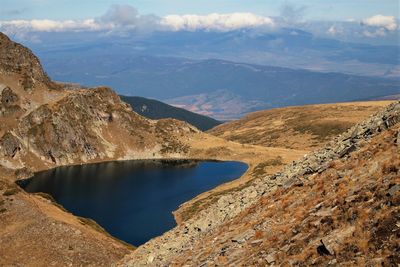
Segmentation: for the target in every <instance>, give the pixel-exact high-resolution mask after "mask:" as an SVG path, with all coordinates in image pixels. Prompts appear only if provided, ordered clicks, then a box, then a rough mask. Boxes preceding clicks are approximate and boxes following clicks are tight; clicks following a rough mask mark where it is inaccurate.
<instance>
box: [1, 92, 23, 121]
mask: <svg viewBox="0 0 400 267" xmlns="http://www.w3.org/2000/svg"><path fill="white" fill-rule="evenodd" d="M2 87H3V88H2ZM18 101H19V97H18V95H17V94H16V93H14V91H13V90H12V89H11V88H10V87H8V86H5V85H0V116H9V115H12V114H15V113H17V112H19V111H21V110H22V108H21V107H20V106H19V105H18Z"/></svg>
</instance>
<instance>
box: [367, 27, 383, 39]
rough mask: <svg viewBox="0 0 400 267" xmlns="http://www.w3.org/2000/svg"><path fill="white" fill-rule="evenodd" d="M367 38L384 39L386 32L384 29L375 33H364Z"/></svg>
mask: <svg viewBox="0 0 400 267" xmlns="http://www.w3.org/2000/svg"><path fill="white" fill-rule="evenodd" d="M362 34H363V35H364V36H365V37H370V38H375V37H384V36H386V31H385V29H384V28H379V29H377V30H375V31H371V30H365V31H363V32H362Z"/></svg>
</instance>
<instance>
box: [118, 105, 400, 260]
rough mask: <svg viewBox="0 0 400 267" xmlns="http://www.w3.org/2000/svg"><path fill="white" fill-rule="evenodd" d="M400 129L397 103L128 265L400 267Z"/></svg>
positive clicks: (206, 212) (208, 211)
mask: <svg viewBox="0 0 400 267" xmlns="http://www.w3.org/2000/svg"><path fill="white" fill-rule="evenodd" d="M399 122H400V103H399V102H397V103H394V104H391V105H390V106H388V107H387V108H386V109H385V110H384V111H382V112H379V113H377V114H375V115H374V116H372V117H370V118H369V119H368V120H366V121H365V122H363V123H361V124H358V125H356V126H354V127H352V128H351V129H349V130H348V131H346V132H345V133H343V134H342V135H340V136H338V137H337V138H335V139H333V140H332V141H330V142H329V143H328V144H327V145H326V146H325V147H324V148H322V149H320V150H318V151H316V152H313V153H310V154H308V155H306V156H304V158H302V159H300V160H298V161H295V162H293V163H292V164H290V165H288V166H287V167H286V168H284V170H283V171H281V172H278V173H277V174H274V175H267V176H264V177H259V178H256V179H253V180H251V181H249V182H248V183H247V184H246V185H245V186H243V187H242V188H236V189H235V190H231V191H229V192H225V194H220V196H219V197H218V198H217V199H215V201H213V202H212V203H210V204H209V205H208V207H207V208H205V209H203V210H202V211H200V212H199V213H198V214H196V215H195V216H194V217H192V218H190V219H188V220H187V221H184V222H182V223H181V224H180V225H179V226H178V227H176V228H175V229H173V230H171V231H169V232H167V233H165V234H164V235H163V236H161V237H158V238H155V239H153V240H151V241H149V242H148V243H146V244H144V245H143V246H141V247H139V248H138V249H137V250H135V251H134V252H133V253H132V254H131V255H130V256H127V257H125V259H124V261H122V262H121V264H120V265H121V266H143V265H146V264H147V265H151V266H165V265H168V264H171V265H175V266H181V265H184V264H188V265H195V266H208V265H229V264H231V265H238V266H249V265H265V264H267V263H269V264H272V263H277V264H289V265H290V264H292V265H301V264H303V263H302V262H303V261H306V262H307V263H308V264H319V263H320V264H327V263H328V262H330V263H332V264H336V263H337V262H338V261H340V262H343V263H345V264H347V265H351V264H355V263H356V262H358V263H361V262H365V261H364V260H368V263H369V264H374V262H375V261H376V262H379V261H385V262H397V263H399V259H398V258H397V257H398V256H396V255H397V254H396V250H398V242H397V241H398V240H399V226H398V225H397V224H398V220H399V218H398V216H399V213H398V212H399V208H398V203H397V202H398V200H397V198H398V197H399V195H398V194H399V192H398V191H397V190H398V185H396V184H397V183H398V182H399V175H400V173H399V154H400V150H399V147H398V144H399V142H400V133H399V130H400V129H399ZM396 188H397V189H396ZM389 192H391V193H389ZM387 194H389V195H387ZM367 207H369V210H365V208H367ZM381 209H382V210H381ZM283 211H284V212H283ZM370 215H371V216H372V215H376V216H375V217H370V218H374V221H370V220H368V219H367V218H369V216H370ZM353 223H354V224H353ZM396 223H397V224H396ZM351 225H356V226H357V225H358V227H356V228H354V227H353V226H351ZM364 226H365V227H367V228H365V229H366V230H360V229H362V227H364ZM368 227H369V228H368ZM361 238H362V239H361ZM321 239H322V240H323V241H322V243H320V240H321ZM370 243H371V244H370ZM317 248H318V252H317ZM303 249H305V250H304V251H303ZM327 251H328V252H327ZM318 253H319V254H318ZM346 253H347V254H346ZM367 253H370V254H371V255H372V257H369V256H368V254H367ZM318 255H327V256H328V257H322V256H321V257H319V256H318ZM335 257H336V258H335ZM357 257H358V258H357ZM374 257H376V259H374ZM354 259H355V260H356V262H352V261H351V260H354ZM372 259H374V260H372ZM308 264H306V265H308Z"/></svg>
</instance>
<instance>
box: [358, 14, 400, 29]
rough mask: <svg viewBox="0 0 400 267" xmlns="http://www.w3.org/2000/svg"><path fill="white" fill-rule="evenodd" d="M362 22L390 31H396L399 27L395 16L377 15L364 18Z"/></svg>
mask: <svg viewBox="0 0 400 267" xmlns="http://www.w3.org/2000/svg"><path fill="white" fill-rule="evenodd" d="M362 24H364V25H367V26H371V27H380V28H384V29H386V30H388V31H395V30H396V29H397V22H396V18H395V17H394V16H383V15H375V16H372V17H369V18H366V19H364V20H363V21H362Z"/></svg>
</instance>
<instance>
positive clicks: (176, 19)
mask: <svg viewBox="0 0 400 267" xmlns="http://www.w3.org/2000/svg"><path fill="white" fill-rule="evenodd" d="M260 26H267V27H274V26H275V23H274V21H273V20H272V19H271V18H269V17H263V16H259V15H255V14H252V13H230V14H218V13H213V14H209V15H205V16H200V15H169V16H166V17H164V18H159V17H157V16H153V15H139V14H138V12H137V10H136V9H135V8H133V7H129V6H112V7H111V8H110V9H109V10H108V11H107V13H106V14H104V15H103V16H101V17H98V18H94V19H86V20H63V21H59V20H48V19H43V20H10V21H0V30H2V31H4V32H6V33H14V34H16V33H21V32H62V31H100V30H115V31H120V30H160V29H162V30H173V31H179V30H188V31H195V30H210V31H230V30H237V29H241V28H250V27H260Z"/></svg>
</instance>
